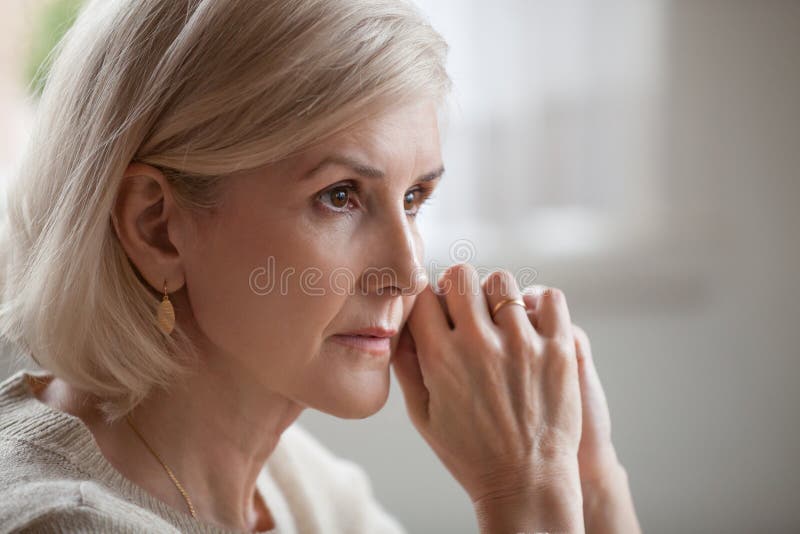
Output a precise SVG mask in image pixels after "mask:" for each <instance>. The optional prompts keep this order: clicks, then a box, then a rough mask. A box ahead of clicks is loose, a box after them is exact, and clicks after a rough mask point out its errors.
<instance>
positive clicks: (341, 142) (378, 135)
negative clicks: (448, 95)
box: [300, 102, 441, 170]
mask: <svg viewBox="0 0 800 534" xmlns="http://www.w3.org/2000/svg"><path fill="white" fill-rule="evenodd" d="M331 154H342V155H345V156H350V157H353V158H355V159H358V160H361V161H365V162H368V163H370V164H372V165H374V166H376V167H382V168H388V170H391V169H392V168H395V169H396V170H402V169H404V168H407V167H408V166H414V167H417V166H425V167H428V166H431V167H432V166H435V165H436V164H438V163H439V162H440V161H441V147H440V140H439V125H438V117H437V113H436V108H435V107H434V106H433V104H431V103H428V102H423V103H419V104H414V105H409V106H405V107H402V108H396V109H392V110H388V111H384V112H382V113H380V114H378V115H375V116H373V117H371V118H369V119H367V120H365V121H362V122H360V123H358V124H356V125H354V126H352V127H350V128H348V129H347V130H344V131H342V132H340V133H338V134H336V135H334V136H331V137H329V138H327V139H325V140H323V141H322V142H320V143H319V144H317V145H315V146H314V147H312V148H310V149H309V150H307V151H306V152H304V153H303V154H301V156H300V160H301V166H305V165H312V164H314V163H315V162H318V161H319V160H321V159H323V158H325V157H327V156H329V155H331Z"/></svg>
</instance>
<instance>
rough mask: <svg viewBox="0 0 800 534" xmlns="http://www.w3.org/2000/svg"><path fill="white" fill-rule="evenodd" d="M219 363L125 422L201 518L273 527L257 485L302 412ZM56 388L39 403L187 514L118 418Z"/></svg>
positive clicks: (157, 396)
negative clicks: (73, 420) (67, 414)
mask: <svg viewBox="0 0 800 534" xmlns="http://www.w3.org/2000/svg"><path fill="white" fill-rule="evenodd" d="M216 361H220V362H222V360H219V359H218V360H216ZM224 363H225V365H218V366H215V365H213V363H208V362H204V363H203V364H202V365H200V366H199V367H198V369H197V371H196V372H195V373H193V374H192V375H191V376H189V377H188V378H187V379H186V380H185V381H184V382H183V383H181V384H179V385H176V386H175V387H173V388H172V389H170V390H169V391H163V390H154V391H153V392H152V393H151V394H150V395H149V396H148V397H147V398H146V399H145V400H144V401H143V402H142V403H140V404H139V405H138V406H137V407H136V408H135V409H134V410H133V411H132V412H131V418H132V419H133V422H134V424H135V425H136V428H137V429H138V430H139V432H141V434H142V436H143V437H144V439H145V440H147V442H148V443H149V444H150V446H151V447H152V448H153V449H154V450H155V451H156V452H157V453H158V455H159V456H160V457H161V459H162V460H163V461H164V463H166V465H167V466H168V467H169V468H170V469H171V470H172V472H173V473H174V475H175V477H176V478H177V479H178V481H179V482H180V483H181V485H182V486H183V487H184V489H185V490H186V493H187V494H188V496H189V499H190V500H191V501H192V504H193V506H194V508H195V510H196V513H197V517H198V518H199V519H202V520H205V521H210V522H212V523H216V524H219V525H221V526H224V527H227V528H234V529H243V530H248V531H252V530H264V529H266V528H271V526H272V518H271V516H270V514H269V511H268V509H267V508H266V506H268V505H269V503H262V502H260V499H261V497H260V495H258V493H257V489H256V479H257V478H258V475H259V473H260V471H261V469H262V468H263V466H264V463H265V462H266V461H267V459H268V458H269V456H270V454H271V453H272V451H273V450H274V449H275V446H276V445H277V443H278V440H279V439H280V436H281V434H282V433H283V431H284V429H286V428H287V427H288V426H289V425H291V424H292V422H294V421H295V420H296V419H297V417H298V416H299V415H300V413H301V412H302V410H303V408H304V407H303V406H301V405H299V404H297V403H296V402H294V401H292V400H290V399H288V398H286V397H284V396H282V395H280V394H278V393H275V392H271V391H269V390H266V388H265V387H264V386H263V385H261V384H259V383H258V382H256V381H254V380H253V379H249V378H250V375H248V373H243V372H241V371H238V372H237V369H236V368H234V367H233V366H232V365H231V363H230V360H227V361H226V362H224ZM55 382H57V381H55V380H54V381H53V383H51V387H50V388H48V389H50V390H51V391H50V392H49V394H45V395H44V397H45V398H43V399H42V400H45V402H47V400H46V397H49V398H50V402H48V403H49V404H53V405H55V406H56V407H59V408H61V409H64V410H65V411H74V412H75V413H74V415H77V416H78V417H80V418H81V419H83V420H84V422H86V424H87V426H89V428H90V429H91V430H92V432H93V434H94V435H95V438H96V440H97V442H98V445H100V448H101V449H102V450H103V453H104V455H105V456H106V458H108V459H109V461H110V462H111V463H112V465H114V466H115V467H116V468H117V469H118V470H119V471H120V472H122V474H123V475H125V476H126V477H127V478H129V479H131V480H132V481H134V482H136V483H137V484H138V485H140V486H142V487H143V488H145V489H146V490H148V491H149V492H150V493H152V494H154V495H155V496H156V497H158V498H160V499H161V500H163V501H165V502H166V503H167V504H170V505H171V506H173V507H175V508H177V509H179V510H185V511H186V512H187V513H189V511H188V508H187V505H186V502H185V501H184V499H183V497H182V496H181V494H180V492H179V491H178V489H177V488H176V487H175V485H174V484H173V483H172V481H171V480H170V478H169V476H168V475H167V473H166V472H165V471H164V468H163V467H162V466H161V464H160V463H159V462H158V460H157V459H156V458H155V457H154V456H153V454H152V453H151V452H150V451H149V450H148V449H147V447H146V446H145V445H144V444H143V443H142V441H141V440H140V439H139V437H138V436H136V434H135V433H134V431H133V430H132V429H131V428H130V426H128V424H127V422H126V421H125V420H124V418H122V419H120V420H119V421H117V422H115V423H114V424H112V425H108V424H106V423H105V422H104V421H103V419H102V417H101V416H100V415H99V413H98V412H97V411H96V410H94V411H92V412H87V411H86V410H85V409H82V408H80V406H82V405H85V403H82V402H81V401H80V400H79V397H80V395H78V394H77V393H76V392H75V391H74V390H70V388H69V386H68V385H66V384H64V383H61V385H60V386H59V385H56V384H55ZM59 390H60V391H59ZM69 407H72V410H70V408H69Z"/></svg>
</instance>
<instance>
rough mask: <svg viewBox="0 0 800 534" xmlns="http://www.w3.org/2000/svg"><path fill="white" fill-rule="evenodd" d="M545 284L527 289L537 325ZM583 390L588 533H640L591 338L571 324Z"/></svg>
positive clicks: (581, 460) (581, 451) (582, 465)
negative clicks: (612, 434) (613, 442)
mask: <svg viewBox="0 0 800 534" xmlns="http://www.w3.org/2000/svg"><path fill="white" fill-rule="evenodd" d="M545 289H546V286H539V285H537V286H532V287H530V288H525V289H524V290H523V291H522V292H523V300H524V301H525V304H526V305H527V310H528V318H529V319H530V321H531V324H532V325H534V327H536V324H537V321H538V319H537V316H538V313H539V306H540V300H541V299H540V294H541V292H542V291H544V290H545ZM572 330H573V337H574V340H575V352H576V357H577V359H578V371H579V381H580V390H581V406H582V411H583V414H582V430H581V441H580V446H579V448H578V465H579V473H580V479H581V489H582V493H583V502H584V518H585V521H586V531H587V532H589V533H591V534H594V533H596V532H631V533H635V532H641V527H640V526H639V524H638V520H637V518H636V513H635V510H634V508H633V500H632V497H631V495H630V488H629V486H628V481H627V473H626V472H625V469H624V468H623V467H622V465H621V464H620V462H619V460H618V458H617V453H616V451H615V449H614V445H613V444H612V442H611V414H610V412H609V409H608V402H607V401H606V395H605V392H604V391H603V386H602V384H601V383H600V377H599V375H598V373H597V369H596V368H595V365H594V360H593V359H592V349H591V345H590V344H589V336H588V335H587V334H586V332H585V331H584V330H583V328H581V327H579V326H578V325H576V324H573V325H572Z"/></svg>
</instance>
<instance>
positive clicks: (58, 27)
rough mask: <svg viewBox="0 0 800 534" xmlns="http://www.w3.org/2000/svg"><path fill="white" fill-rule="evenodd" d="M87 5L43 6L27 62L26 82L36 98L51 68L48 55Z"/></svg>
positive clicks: (56, 2)
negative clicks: (82, 7) (83, 6)
mask: <svg viewBox="0 0 800 534" xmlns="http://www.w3.org/2000/svg"><path fill="white" fill-rule="evenodd" d="M83 3H84V0H49V1H47V2H46V3H45V4H44V5H43V6H42V8H41V12H40V14H39V17H38V20H37V21H36V24H35V26H34V28H33V35H32V36H31V45H30V51H29V54H28V57H27V60H26V62H25V79H26V82H27V87H28V91H30V92H31V93H32V95H33V96H36V97H38V96H39V95H41V93H42V89H43V87H44V82H45V80H46V79H47V72H48V68H49V58H48V55H49V54H50V51H51V50H53V47H55V45H56V44H57V43H58V41H59V40H60V39H61V37H63V35H64V33H66V31H67V30H68V29H69V27H70V26H71V25H72V23H73V22H74V21H75V18H76V17H77V15H78V11H79V10H80V7H81V5H83Z"/></svg>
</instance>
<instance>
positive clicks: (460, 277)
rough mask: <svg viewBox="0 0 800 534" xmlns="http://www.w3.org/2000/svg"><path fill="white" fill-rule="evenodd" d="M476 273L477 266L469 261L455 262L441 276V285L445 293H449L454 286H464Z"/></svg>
mask: <svg viewBox="0 0 800 534" xmlns="http://www.w3.org/2000/svg"><path fill="white" fill-rule="evenodd" d="M474 273H475V267H473V266H472V265H470V264H469V263H455V264H453V265H450V266H449V267H448V268H447V269H445V271H444V272H443V273H442V275H441V276H440V277H439V287H440V288H441V290H442V292H443V293H448V292H449V291H450V290H451V289H452V288H454V287H463V285H464V283H465V281H467V280H469V278H470V277H471V276H473V274H474Z"/></svg>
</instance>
